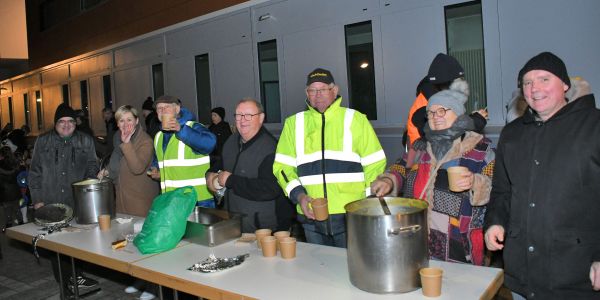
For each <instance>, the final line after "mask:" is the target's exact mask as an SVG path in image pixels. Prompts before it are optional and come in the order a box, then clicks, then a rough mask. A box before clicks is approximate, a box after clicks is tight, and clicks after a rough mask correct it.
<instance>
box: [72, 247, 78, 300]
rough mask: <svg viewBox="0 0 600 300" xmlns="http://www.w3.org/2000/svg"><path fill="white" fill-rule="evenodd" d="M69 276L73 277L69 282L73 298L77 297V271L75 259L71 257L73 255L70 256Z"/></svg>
mask: <svg viewBox="0 0 600 300" xmlns="http://www.w3.org/2000/svg"><path fill="white" fill-rule="evenodd" d="M71 276H73V277H71V278H72V279H73V282H71V284H72V285H73V294H75V299H79V283H77V273H76V271H75V259H74V258H73V256H71Z"/></svg>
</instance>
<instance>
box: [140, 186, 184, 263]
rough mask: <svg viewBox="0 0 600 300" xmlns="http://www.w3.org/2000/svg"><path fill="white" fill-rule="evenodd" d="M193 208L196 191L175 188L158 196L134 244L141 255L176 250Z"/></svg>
mask: <svg viewBox="0 0 600 300" xmlns="http://www.w3.org/2000/svg"><path fill="white" fill-rule="evenodd" d="M194 206H196V191H195V190H194V189H193V188H192V187H190V186H187V187H182V188H178V189H176V190H174V191H170V192H167V193H164V194H161V195H159V196H158V197H156V198H155V199H154V201H153V202H152V207H151V208H150V211H149V212H148V216H146V220H145V221H144V226H143V227H142V231H141V232H140V233H139V234H138V235H137V236H136V237H135V239H134V240H133V244H135V246H136V247H137V248H138V250H140V252H142V254H150V253H160V252H164V251H168V250H171V249H173V248H175V246H177V243H179V241H180V240H181V238H182V237H183V235H184V234H185V227H186V226H187V219H188V217H189V215H190V214H191V213H192V210H193V209H194Z"/></svg>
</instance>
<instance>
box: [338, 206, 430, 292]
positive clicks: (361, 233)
mask: <svg viewBox="0 0 600 300" xmlns="http://www.w3.org/2000/svg"><path fill="white" fill-rule="evenodd" d="M382 200H384V201H385V203H381V202H380V199H378V198H367V199H363V200H358V201H354V202H351V203H348V204H346V206H345V207H344V208H345V209H346V219H347V222H348V228H347V234H348V271H349V274H350V281H351V282H352V284H353V285H354V286H356V287H357V288H359V289H361V290H364V291H367V292H371V293H380V294H384V293H405V292H410V291H413V290H416V289H418V288H419V287H420V280H419V269H421V268H423V267H427V266H428V265H429V260H428V251H427V236H428V229H427V202H425V201H421V200H415V199H407V198H397V197H385V198H383V199H382ZM385 204H387V206H386V205H385ZM386 208H388V209H389V211H388V212H387V214H386V213H385V210H386Z"/></svg>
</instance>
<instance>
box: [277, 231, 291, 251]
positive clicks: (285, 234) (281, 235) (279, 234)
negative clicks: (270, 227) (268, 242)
mask: <svg viewBox="0 0 600 300" xmlns="http://www.w3.org/2000/svg"><path fill="white" fill-rule="evenodd" d="M273 236H274V237H275V238H277V250H279V240H281V239H282V238H286V237H289V236H290V232H289V231H277V232H275V233H273Z"/></svg>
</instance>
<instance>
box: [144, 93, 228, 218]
mask: <svg viewBox="0 0 600 300" xmlns="http://www.w3.org/2000/svg"><path fill="white" fill-rule="evenodd" d="M154 106H155V108H156V113H157V114H158V119H159V120H160V121H161V131H159V132H158V133H157V134H156V135H155V136H154V150H155V154H156V159H155V161H157V162H158V169H156V168H152V171H151V175H150V176H151V177H152V178H154V179H156V180H158V179H160V188H161V191H162V192H163V193H164V192H169V191H172V190H174V189H177V188H180V187H184V186H192V187H193V188H194V189H195V190H196V195H197V197H198V198H197V205H198V206H203V207H210V208H214V207H215V202H214V200H213V196H212V194H211V193H210V191H209V190H208V188H207V186H206V179H205V177H204V176H205V174H206V171H208V168H209V167H210V157H209V154H210V153H211V152H212V151H213V149H214V148H215V144H216V140H217V139H216V137H215V135H214V134H212V133H211V132H210V131H209V130H208V129H207V128H206V127H205V126H204V125H202V124H200V123H198V122H196V121H194V116H193V115H192V113H191V112H190V111H189V110H187V109H186V108H184V107H182V106H181V102H180V101H179V99H177V98H176V97H173V96H167V95H164V96H160V97H159V98H158V99H156V101H155V102H154Z"/></svg>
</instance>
